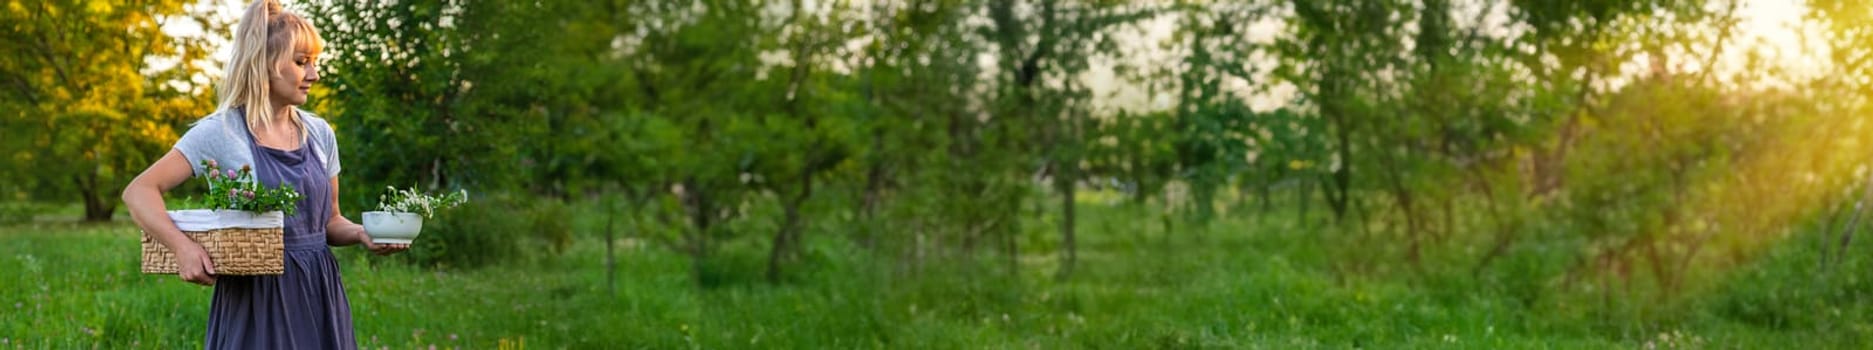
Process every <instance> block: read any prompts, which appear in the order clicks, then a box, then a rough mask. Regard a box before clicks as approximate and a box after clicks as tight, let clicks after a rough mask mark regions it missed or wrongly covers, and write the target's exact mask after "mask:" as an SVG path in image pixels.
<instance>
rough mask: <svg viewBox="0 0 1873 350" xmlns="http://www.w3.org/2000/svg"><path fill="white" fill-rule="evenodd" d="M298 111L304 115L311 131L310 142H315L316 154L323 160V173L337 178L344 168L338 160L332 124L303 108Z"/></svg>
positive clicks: (336, 142) (335, 137)
mask: <svg viewBox="0 0 1873 350" xmlns="http://www.w3.org/2000/svg"><path fill="white" fill-rule="evenodd" d="M299 113H300V115H302V116H304V117H305V120H306V121H307V123H306V125H307V126H308V129H310V130H311V132H312V142H314V143H316V144H317V146H318V149H317V151H318V154H319V156H320V157H322V159H321V160H324V161H325V175H326V176H330V177H332V178H337V177H338V172H339V171H340V170H344V166H343V164H340V163H339V161H338V137H337V133H336V132H334V131H333V130H332V124H331V123H328V122H326V121H325V119H324V118H319V116H318V115H316V114H312V113H310V112H306V111H304V110H301V111H299Z"/></svg>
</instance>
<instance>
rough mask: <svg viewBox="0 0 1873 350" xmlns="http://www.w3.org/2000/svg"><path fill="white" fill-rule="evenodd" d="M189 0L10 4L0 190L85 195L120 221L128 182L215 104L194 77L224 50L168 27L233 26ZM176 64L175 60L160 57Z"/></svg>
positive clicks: (56, 197) (67, 197) (0, 18)
mask: <svg viewBox="0 0 1873 350" xmlns="http://www.w3.org/2000/svg"><path fill="white" fill-rule="evenodd" d="M187 3H189V2H188V1H181V0H169V1H138V2H99V1H75V0H58V1H31V2H11V3H8V4H7V5H6V6H3V7H0V22H4V23H8V24H9V25H7V26H5V27H3V28H0V82H3V83H0V85H4V88H0V169H3V170H0V198H4V200H7V201H11V200H16V198H17V197H21V196H22V195H23V196H25V197H28V198H30V199H33V200H45V201H81V202H83V203H84V216H85V218H86V219H87V220H92V221H102V220H108V219H110V217H111V215H112V212H113V211H115V210H116V208H117V204H118V203H119V201H118V200H117V195H116V194H117V193H118V190H120V189H122V188H123V187H124V185H126V184H128V183H129V182H130V179H131V178H132V177H134V176H136V174H137V173H139V172H141V171H142V169H143V168H145V167H148V166H149V164H151V163H154V162H155V160H156V159H157V158H159V157H161V156H162V155H163V153H164V152H167V151H168V150H169V146H171V145H173V144H174V142H175V140H176V138H177V137H178V136H179V135H180V133H179V131H180V130H183V129H184V128H185V127H186V125H185V124H186V122H188V121H191V120H194V119H196V118H199V117H201V116H203V115H207V114H208V113H209V112H210V109H211V108H212V107H211V103H210V101H209V98H210V97H211V95H210V94H211V92H212V91H210V89H209V88H208V86H206V84H204V82H201V81H197V80H195V79H196V78H197V77H196V75H197V74H199V73H200V72H201V71H202V66H203V65H204V64H206V63H207V62H206V61H207V56H208V54H209V53H212V52H213V50H210V49H208V47H209V40H208V39H207V38H179V37H172V36H170V35H167V34H166V33H164V32H163V29H162V26H163V25H164V24H165V23H170V22H179V21H192V22H195V23H196V24H198V25H199V26H201V27H203V28H204V29H205V30H209V31H211V32H212V31H225V24H222V23H220V22H219V21H216V20H214V17H212V16H211V15H210V14H209V13H207V12H206V11H200V10H197V11H189V9H187V8H185V7H184V5H185V4H187ZM158 62H167V63H169V64H159V63H158Z"/></svg>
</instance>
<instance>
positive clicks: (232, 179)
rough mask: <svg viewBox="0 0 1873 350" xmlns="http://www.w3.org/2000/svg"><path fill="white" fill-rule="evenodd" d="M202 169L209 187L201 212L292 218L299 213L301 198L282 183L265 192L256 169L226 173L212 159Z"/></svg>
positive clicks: (291, 187) (291, 186)
mask: <svg viewBox="0 0 1873 350" xmlns="http://www.w3.org/2000/svg"><path fill="white" fill-rule="evenodd" d="M201 163H202V169H203V171H204V172H207V173H208V175H207V176H203V177H202V181H203V182H205V183H207V186H208V193H206V194H204V195H202V197H201V201H200V202H197V203H196V205H198V206H200V207H201V209H231V210H243V211H250V212H256V213H265V212H272V211H278V212H283V213H285V214H286V216H292V215H293V213H294V212H296V211H298V210H299V199H300V198H302V197H303V196H301V195H300V194H299V191H298V190H294V189H293V185H292V184H287V183H282V184H280V186H279V187H274V188H264V186H261V184H260V180H258V179H256V178H254V168H253V167H252V166H247V165H242V166H241V170H240V171H235V170H234V169H227V172H222V171H221V166H220V165H219V164H216V163H215V161H214V160H212V159H203V160H202V162H201Z"/></svg>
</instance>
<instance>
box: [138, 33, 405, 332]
mask: <svg viewBox="0 0 1873 350" xmlns="http://www.w3.org/2000/svg"><path fill="white" fill-rule="evenodd" d="M233 43H234V55H233V57H232V58H231V59H230V60H228V69H227V78H226V80H225V81H222V84H223V85H222V86H221V87H220V92H221V104H220V108H218V109H217V110H216V112H215V113H214V114H210V115H208V116H207V117H204V118H202V119H201V120H200V121H196V122H195V125H194V126H192V127H190V128H189V131H188V132H187V133H185V134H183V135H182V139H181V140H179V141H177V142H176V146H175V148H174V149H171V150H170V151H169V153H168V154H165V155H163V157H162V159H159V160H157V161H156V163H155V164H153V165H150V167H149V169H146V170H144V171H143V174H141V175H138V176H137V178H136V179H135V180H132V181H131V182H130V186H129V187H126V188H124V205H125V207H127V208H129V210H130V217H131V218H132V219H135V220H136V222H137V226H140V227H141V228H142V229H143V231H144V232H149V233H151V234H152V235H153V236H154V237H155V238H156V240H157V241H159V242H161V243H162V244H163V245H165V246H168V247H169V249H170V250H171V251H174V252H175V253H176V261H177V265H178V266H177V270H178V271H179V275H180V277H181V278H182V279H183V280H185V281H189V282H191V283H196V284H200V285H205V286H214V288H215V293H214V301H213V305H212V306H211V307H210V308H209V311H208V312H209V316H208V335H207V344H206V347H207V348H210V349H222V348H226V349H287V348H316V349H332V348H347V349H349V348H356V347H357V341H356V339H355V337H354V336H353V335H352V329H351V307H350V303H349V302H348V301H347V300H346V298H345V287H344V284H343V283H342V282H341V281H340V278H339V277H340V276H339V270H338V262H337V259H336V258H334V257H333V256H332V251H331V248H329V247H328V246H346V245H354V244H363V245H364V246H365V247H366V248H368V249H369V250H370V251H372V252H374V253H377V254H390V253H395V252H399V251H403V250H404V249H408V248H409V247H408V246H407V245H397V244H373V243H371V236H370V234H369V233H366V232H364V226H362V225H358V224H355V223H352V221H351V220H349V219H346V218H345V217H344V216H341V215H339V211H338V200H337V199H338V171H339V169H340V168H339V162H338V142H337V141H336V140H335V139H334V136H333V133H332V129H331V126H330V125H327V124H326V123H325V120H324V119H319V117H317V116H314V115H312V114H311V113H306V112H305V111H302V110H299V109H298V108H295V107H294V106H298V105H301V104H304V103H305V102H306V91H307V89H308V88H310V87H311V85H312V83H313V82H316V81H318V80H319V73H318V69H317V62H318V55H319V50H320V49H321V46H322V45H323V40H322V39H320V38H319V35H318V32H317V31H315V30H314V29H313V28H312V25H311V23H310V22H308V21H307V20H306V19H305V18H304V17H301V16H299V15H296V14H293V13H289V12H286V11H284V10H283V9H281V8H280V4H279V2H277V1H275V0H262V1H257V2H254V3H253V4H251V5H249V6H248V7H247V10H246V12H245V14H243V15H242V17H241V22H240V24H239V25H238V26H237V27H236V29H235V35H234V40H233ZM203 160H214V161H215V162H216V163H218V164H219V165H221V166H223V167H228V168H240V167H241V166H252V167H253V169H254V174H255V175H257V176H256V177H257V179H258V180H259V181H260V182H261V184H262V185H264V186H266V187H268V188H272V187H278V186H279V185H280V184H291V185H292V186H293V188H295V189H298V190H299V192H300V194H302V195H303V197H302V198H301V199H300V200H299V202H298V203H296V205H298V207H297V208H298V210H297V212H296V213H295V214H294V215H292V216H288V217H286V220H285V228H284V231H285V235H286V236H285V245H286V247H285V248H286V255H285V259H286V261H285V263H286V264H285V265H286V266H285V273H284V274H282V275H279V276H219V277H217V276H215V263H214V261H210V260H209V258H208V254H207V253H206V252H205V251H203V250H202V247H201V245H199V244H196V243H195V241H192V240H190V239H189V238H188V237H186V236H184V235H183V234H182V232H181V230H179V229H177V228H176V225H175V222H173V221H170V220H169V216H168V214H167V213H165V211H164V210H165V209H164V207H163V192H167V191H168V190H169V189H171V188H174V187H175V186H176V185H177V184H181V183H182V182H183V181H185V180H188V179H189V178H190V177H192V176H195V175H198V174H203V171H204V169H203V168H202V166H201V161H203Z"/></svg>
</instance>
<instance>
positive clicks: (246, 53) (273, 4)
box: [220, 0, 325, 142]
mask: <svg viewBox="0 0 1873 350" xmlns="http://www.w3.org/2000/svg"><path fill="white" fill-rule="evenodd" d="M324 47H325V39H322V38H319V31H318V30H317V29H314V28H312V22H311V21H307V20H306V18H305V17H300V16H299V15H298V14H294V13H291V12H287V11H286V10H285V9H284V8H282V7H280V2H279V1H277V0H260V1H255V2H253V3H252V4H249V5H247V11H246V13H245V14H243V15H241V22H240V24H239V25H237V26H235V29H234V54H233V57H230V58H229V59H228V67H227V70H226V72H227V78H226V79H223V80H222V85H221V88H220V91H221V107H220V109H221V110H223V111H226V110H230V109H233V108H235V107H246V108H247V110H246V114H247V116H246V117H247V130H248V131H249V132H254V133H256V134H258V132H257V130H259V129H256V126H258V127H261V128H267V129H271V128H272V127H273V119H272V118H271V117H272V116H273V101H272V96H273V95H272V94H271V91H270V90H271V89H270V86H269V85H268V79H269V78H271V77H272V76H273V73H274V69H273V67H274V66H273V65H274V64H275V63H276V62H279V59H280V56H282V55H286V54H289V53H292V50H293V49H298V50H304V51H306V52H311V53H317V52H319V50H321V49H324ZM292 122H293V124H294V126H297V127H299V137H300V141H301V142H304V141H305V139H306V138H307V137H308V136H307V135H306V125H305V123H301V122H299V120H298V119H297V118H295V119H292Z"/></svg>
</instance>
